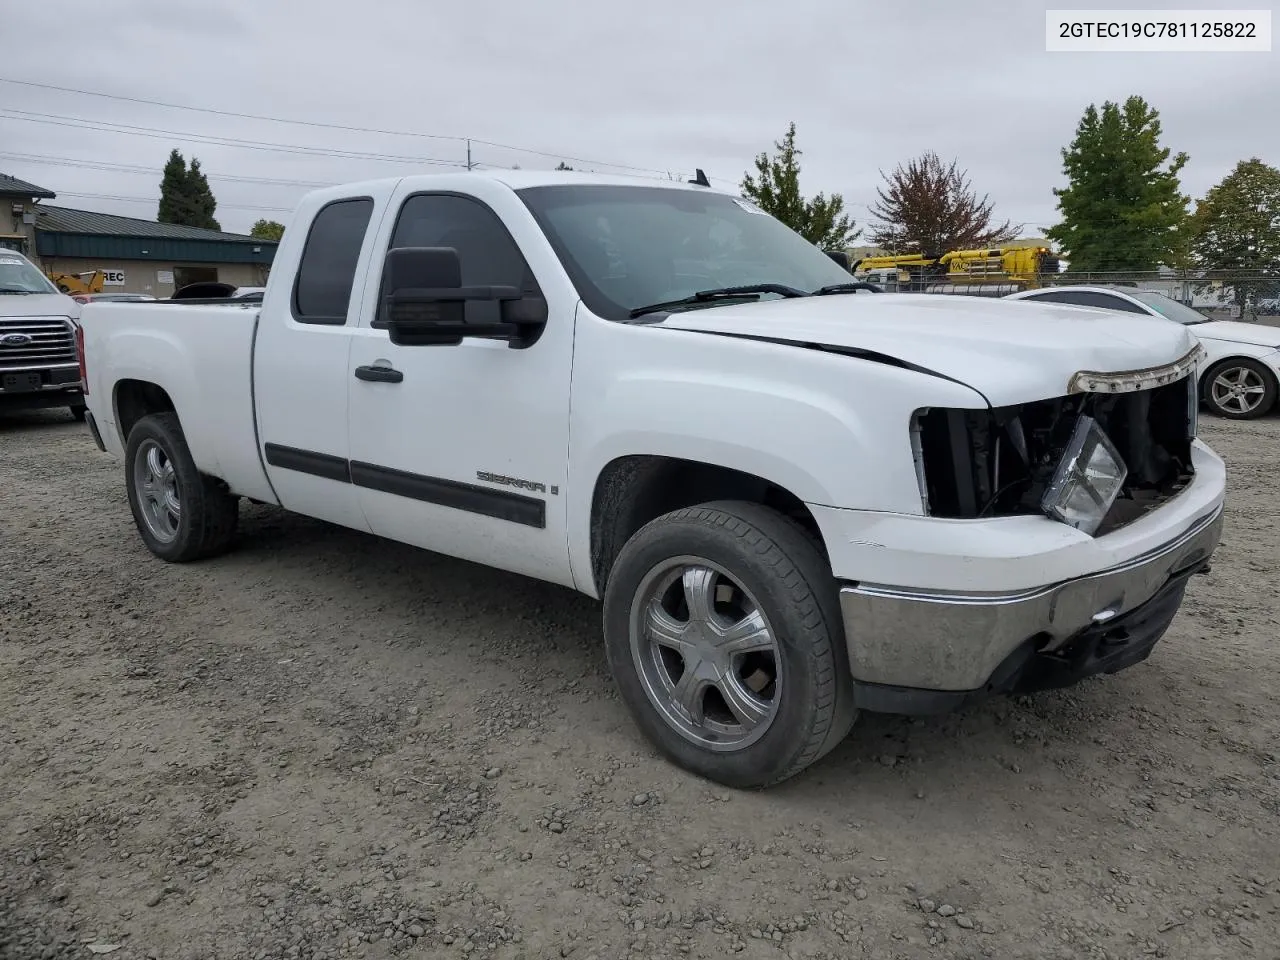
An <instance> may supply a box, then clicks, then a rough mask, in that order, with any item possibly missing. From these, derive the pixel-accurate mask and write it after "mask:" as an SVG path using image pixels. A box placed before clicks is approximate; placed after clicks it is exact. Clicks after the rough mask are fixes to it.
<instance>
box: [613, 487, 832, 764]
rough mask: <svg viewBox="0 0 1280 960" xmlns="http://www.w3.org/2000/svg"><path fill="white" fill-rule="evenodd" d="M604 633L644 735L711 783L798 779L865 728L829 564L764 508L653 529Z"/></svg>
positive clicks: (665, 521)
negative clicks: (858, 721)
mask: <svg viewBox="0 0 1280 960" xmlns="http://www.w3.org/2000/svg"><path fill="white" fill-rule="evenodd" d="M604 634H605V644H606V648H607V652H608V657H609V663H610V666H611V668H612V670H613V674H614V677H615V679H616V680H617V683H618V686H619V689H620V691H621V694H622V697H623V699H624V701H625V702H626V704H627V706H628V708H629V709H630V710H631V713H632V715H633V716H634V717H635V719H636V722H637V724H638V725H639V727H640V729H641V730H642V732H643V733H644V734H645V736H646V737H648V739H649V740H650V741H651V742H652V743H653V744H654V745H655V746H656V747H657V748H658V749H659V750H660V751H661V752H662V753H663V754H664V755H665V756H666V757H668V758H669V759H670V760H672V761H673V762H675V763H676V764H678V765H679V766H681V767H684V768H685V769H688V770H690V771H692V772H694V773H697V774H699V775H701V776H703V777H706V778H708V779H710V780H714V781H716V782H719V783H723V784H726V785H728V786H733V787H740V788H748V787H764V786H769V785H771V784H775V783H778V782H780V781H782V780H786V779H787V778H789V777H792V776H794V775H796V774H797V773H799V772H800V771H801V770H803V769H805V768H806V767H807V766H809V765H810V764H812V763H813V762H815V761H816V760H818V759H819V758H820V757H822V756H823V755H824V754H826V753H827V752H828V751H830V750H831V749H832V748H833V747H835V746H836V745H837V744H838V743H839V742H840V741H841V740H842V739H843V738H844V737H845V735H846V734H847V733H848V732H849V728H850V726H851V725H852V723H853V720H854V714H855V711H854V709H853V702H852V701H853V697H852V690H851V682H850V678H849V668H848V657H847V653H846V651H845V647H844V642H845V641H844V629H843V623H842V620H841V617H840V608H839V602H838V597H837V592H836V587H835V582H834V579H833V577H832V575H831V570H830V568H829V567H828V565H827V563H826V560H825V559H824V558H823V556H822V554H821V552H820V550H819V549H818V547H817V545H816V544H815V543H814V541H813V540H812V539H811V538H810V537H809V536H808V535H807V534H806V533H805V532H804V530H803V529H802V528H800V527H799V525H797V524H795V523H794V522H793V521H791V520H789V519H787V518H786V517H784V516H782V515H781V514H779V513H777V512H776V511H773V510H770V509H768V508H766V507H763V506H760V505H758V504H754V503H743V502H718V503H709V504H703V505H701V506H697V507H690V508H688V509H683V510H677V511H674V512H672V513H668V514H666V515H665V516H662V517H659V518H658V519H656V520H654V521H652V522H651V523H649V524H647V525H646V526H645V527H643V528H642V529H641V530H640V531H639V532H638V533H636V534H635V536H633V537H632V538H631V539H630V540H629V541H628V542H627V543H626V545H625V546H624V547H623V548H622V551H621V552H620V554H619V556H618V559H617V562H616V563H615V565H614V567H613V570H612V571H611V573H610V576H609V582H608V586H607V588H606V590H605V606H604Z"/></svg>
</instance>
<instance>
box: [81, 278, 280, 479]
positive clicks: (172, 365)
mask: <svg viewBox="0 0 1280 960" xmlns="http://www.w3.org/2000/svg"><path fill="white" fill-rule="evenodd" d="M257 319H258V311H257V309H256V308H251V307H243V306H240V307H224V306H208V307H206V306H179V305H176V304H173V305H171V304H165V303H159V302H157V303H155V304H137V303H111V302H109V301H108V302H103V303H88V304H85V305H84V307H83V309H82V311H81V320H80V323H81V326H82V327H83V328H84V343H85V355H86V356H87V357H89V358H91V360H90V363H89V365H88V371H87V372H88V380H89V384H88V386H89V395H88V397H87V398H86V400H87V403H88V407H89V409H90V410H91V411H93V416H94V419H95V420H97V422H98V424H99V425H100V427H103V429H102V431H101V432H102V436H103V442H104V444H106V445H107V447H108V448H109V449H111V451H112V452H113V453H116V454H122V453H123V447H124V444H125V443H126V442H127V440H128V437H124V436H120V435H119V430H118V429H117V426H116V411H115V408H114V405H113V402H112V401H113V398H114V396H115V387H116V385H117V384H118V383H120V381H122V380H140V381H142V382H144V383H154V384H158V385H160V386H161V387H163V388H164V390H165V391H166V392H167V393H168V394H169V397H170V399H172V400H173V405H174V408H175V409H176V410H177V412H178V417H179V419H180V420H181V422H182V430H183V433H184V434H185V435H186V438H187V442H188V444H189V445H190V447H191V454H192V457H193V458H194V460H195V462H196V466H197V467H199V468H200V469H201V470H202V471H204V472H205V473H209V474H211V475H213V476H215V477H221V478H222V479H224V480H226V481H227V484H228V485H229V486H230V487H231V489H232V490H234V491H235V492H236V493H238V494H240V495H242V496H246V497H253V498H254V499H257V500H263V501H265V502H274V501H275V497H274V495H273V494H272V492H271V487H270V486H269V485H268V483H267V477H266V474H265V473H264V472H263V469H262V464H261V461H260V460H259V459H258V451H257V447H256V444H255V442H254V426H253V425H254V408H253V391H252V384H251V383H250V376H249V375H250V370H251V369H252V364H251V360H252V355H253V331H254V325H255V324H256V323H257Z"/></svg>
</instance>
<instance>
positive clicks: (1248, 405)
mask: <svg viewBox="0 0 1280 960" xmlns="http://www.w3.org/2000/svg"><path fill="white" fill-rule="evenodd" d="M1240 385H1243V386H1246V387H1247V388H1248V389H1249V390H1250V391H1251V392H1250V393H1247V394H1238V393H1237V394H1234V395H1233V393H1232V392H1231V389H1232V387H1233V386H1240ZM1258 390H1260V391H1261V392H1260V393H1259V392H1257V391H1258ZM1276 392H1277V385H1276V376H1275V374H1274V373H1272V372H1271V370H1270V369H1269V368H1268V367H1267V366H1266V365H1265V364H1262V363H1259V362H1258V361H1257V360H1254V359H1251V358H1250V357H1232V358H1230V359H1227V360H1223V361H1221V362H1220V363H1216V364H1214V365H1213V367H1211V368H1210V369H1209V372H1208V373H1206V374H1205V375H1204V385H1203V387H1202V388H1201V394H1202V396H1203V397H1204V402H1205V405H1206V406H1208V408H1209V410H1210V411H1212V412H1213V413H1215V414H1216V415H1218V416H1219V417H1226V418H1227V419H1228V420H1255V419H1257V418H1258V417H1262V416H1265V415H1266V414H1268V413H1270V412H1271V408H1272V407H1274V406H1275V403H1276Z"/></svg>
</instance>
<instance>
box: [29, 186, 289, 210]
mask: <svg viewBox="0 0 1280 960" xmlns="http://www.w3.org/2000/svg"><path fill="white" fill-rule="evenodd" d="M58 196H60V197H79V198H81V199H88V200H121V201H124V202H126V203H159V202H160V198H159V197H117V196H112V195H110V194H106V193H71V192H70V191H61V192H59V194H58ZM36 209H37V210H39V209H40V208H39V207H38V206H37V207H36ZM218 209H219V210H223V209H226V210H259V211H263V212H267V213H292V212H293V207H259V206H252V205H248V204H241V203H223V202H222V201H221V200H219V201H218Z"/></svg>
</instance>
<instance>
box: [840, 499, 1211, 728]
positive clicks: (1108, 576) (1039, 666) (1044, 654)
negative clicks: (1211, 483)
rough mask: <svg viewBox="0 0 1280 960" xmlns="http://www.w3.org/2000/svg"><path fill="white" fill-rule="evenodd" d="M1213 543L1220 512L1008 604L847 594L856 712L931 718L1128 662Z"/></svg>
mask: <svg viewBox="0 0 1280 960" xmlns="http://www.w3.org/2000/svg"><path fill="white" fill-rule="evenodd" d="M1221 532H1222V507H1221V504H1217V506H1215V508H1213V509H1212V511H1210V512H1208V513H1204V515H1202V516H1198V517H1196V518H1194V520H1193V521H1192V522H1190V524H1189V525H1188V526H1187V529H1184V530H1183V531H1181V532H1180V534H1178V535H1176V536H1175V538H1172V539H1171V540H1169V541H1167V543H1165V544H1162V545H1161V547H1158V548H1156V549H1153V550H1151V552H1148V553H1146V554H1142V556H1139V557H1135V558H1133V559H1130V561H1126V562H1124V563H1120V564H1117V566H1114V567H1110V568H1107V570H1103V571H1100V572H1096V573H1091V575H1088V576H1082V577H1076V579H1073V580H1068V581H1062V582H1057V584H1053V585H1050V586H1043V588H1037V589H1033V590H1023V591H1016V593H943V591H925V590H915V589H893V588H886V586H876V585H868V584H856V585H849V586H845V588H842V589H841V591H840V603H841V609H842V612H844V620H845V634H846V639H847V644H849V655H850V667H851V672H852V675H854V680H855V686H856V689H858V701H859V707H861V708H863V709H868V710H883V712H892V713H932V712H937V710H940V709H950V708H951V707H955V705H959V704H960V703H964V701H965V700H969V699H973V698H975V696H983V695H988V694H996V692H1019V691H1029V690H1037V689H1046V687H1052V686H1065V685H1069V684H1073V682H1075V681H1078V680H1080V678H1083V677H1085V676H1089V675H1093V673H1103V672H1115V671H1116V669H1120V668H1121V667H1128V666H1130V664H1132V663H1137V662H1138V660H1140V659H1143V658H1144V657H1146V655H1147V653H1148V652H1149V650H1151V648H1152V646H1153V645H1155V644H1156V641H1157V640H1158V639H1160V637H1161V636H1162V635H1164V632H1165V630H1167V628H1169V625H1170V622H1171V621H1172V618H1174V614H1175V613H1176V612H1178V608H1179V605H1180V603H1181V598H1183V591H1184V590H1185V586H1187V580H1188V579H1189V577H1190V576H1193V575H1194V573H1197V572H1202V571H1204V570H1207V566H1208V559H1210V557H1211V556H1212V554H1213V550H1215V549H1216V548H1217V544H1219V540H1220V539H1221ZM895 677H909V678H910V682H909V684H902V682H892V681H893V678H895ZM886 678H887V680H888V682H883V681H884V680H886Z"/></svg>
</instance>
